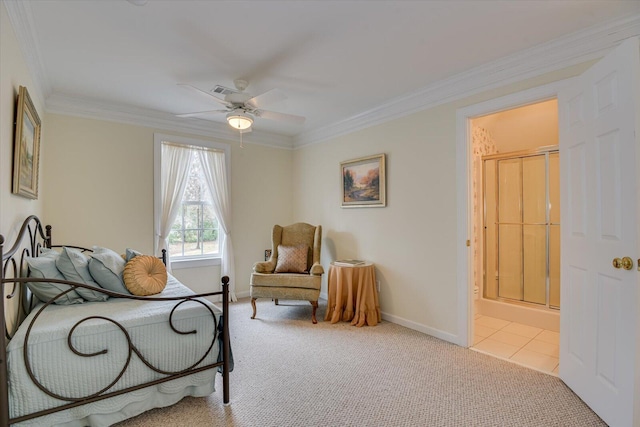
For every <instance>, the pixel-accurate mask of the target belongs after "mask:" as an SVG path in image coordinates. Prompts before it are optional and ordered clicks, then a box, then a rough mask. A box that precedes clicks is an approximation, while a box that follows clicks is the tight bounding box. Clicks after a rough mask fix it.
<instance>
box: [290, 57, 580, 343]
mask: <svg viewBox="0 0 640 427" xmlns="http://www.w3.org/2000/svg"><path fill="white" fill-rule="evenodd" d="M586 66H587V64H583V65H580V66H577V67H572V68H570V69H566V70H563V71H561V72H556V73H553V74H550V75H545V76H541V77H538V78H535V79H531V80H528V81H526V82H523V83H520V84H517V85H511V86H508V87H504V88H500V89H497V90H492V91H490V92H485V93H482V94H479V95H475V96H473V97H469V98H467V99H464V100H461V101H457V102H453V103H448V104H445V105H441V106H437V107H434V108H430V109H427V110H425V111H422V112H419V113H416V114H413V115H411V116H408V117H404V118H400V119H396V120H393V121H389V122H387V123H383V124H380V125H377V126H374V127H371V128H369V129H365V130H361V131H357V132H354V133H352V134H350V135H346V136H341V137H337V138H334V139H332V140H329V141H327V142H324V143H319V144H313V145H308V146H305V147H302V148H300V149H298V150H296V151H295V153H294V188H293V199H294V201H295V206H294V219H295V220H300V221H302V220H304V221H307V222H311V223H314V224H322V226H323V228H324V230H323V231H324V234H325V240H324V244H323V260H322V262H323V264H324V265H325V268H328V264H329V262H330V261H332V260H333V259H336V258H347V257H349V258H351V257H356V258H364V259H367V260H370V261H373V262H374V263H376V272H377V275H378V279H379V280H380V282H381V292H380V305H381V309H382V311H383V313H384V317H385V318H387V319H390V320H392V321H396V322H398V323H401V324H404V325H406V326H409V327H412V328H414V329H418V330H422V331H424V332H427V333H431V334H434V335H436V336H439V337H441V338H444V339H448V340H451V341H455V340H456V336H457V333H458V324H457V311H456V310H457V307H458V305H457V303H458V301H457V287H456V280H457V274H458V273H457V267H458V266H457V265H456V261H457V259H456V241H457V239H467V238H468V237H467V236H458V235H457V232H456V221H457V214H458V212H457V206H456V179H457V175H456V110H457V109H458V108H460V107H464V106H469V105H473V104H476V103H479V102H482V101H486V100H489V99H494V98H497V97H500V96H503V95H506V94H509V93H514V92H517V91H521V90H524V89H528V88H531V87H536V86H540V85H543V84H546V83H549V82H553V81H557V80H561V79H563V78H567V77H570V76H573V75H576V74H578V73H579V72H581V71H582V70H584V69H585V68H586ZM377 153H386V155H387V165H386V166H387V202H388V206H387V207H385V208H366V209H365V208H360V209H341V208H340V173H339V164H340V162H341V161H344V160H347V159H352V158H358V157H363V156H367V155H371V154H377ZM323 291H324V292H326V277H325V281H324V283H323Z"/></svg>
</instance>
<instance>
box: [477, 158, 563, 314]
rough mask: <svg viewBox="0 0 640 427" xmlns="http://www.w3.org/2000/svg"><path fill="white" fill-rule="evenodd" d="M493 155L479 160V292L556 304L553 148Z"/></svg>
mask: <svg viewBox="0 0 640 427" xmlns="http://www.w3.org/2000/svg"><path fill="white" fill-rule="evenodd" d="M492 157H494V158H491V159H486V160H485V161H484V166H485V173H484V180H485V187H484V188H485V244H486V246H485V261H486V264H485V265H486V267H485V293H484V295H485V297H487V298H501V299H502V298H505V299H510V300H517V301H523V302H529V303H534V304H540V305H546V306H547V307H553V308H559V306H560V205H559V200H560V197H559V181H558V180H559V162H558V153H557V152H539V153H535V154H533V153H532V154H528V155H521V156H512V157H508V155H502V156H501V157H499V158H498V157H497V156H495V155H494V156H492ZM493 236H495V238H494V237H493ZM493 254H495V255H493ZM493 278H495V280H494V281H492V279H493Z"/></svg>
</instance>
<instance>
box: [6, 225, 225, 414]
mask: <svg viewBox="0 0 640 427" xmlns="http://www.w3.org/2000/svg"><path fill="white" fill-rule="evenodd" d="M15 241H16V243H15V244H14V245H13V247H11V249H9V250H8V251H6V252H3V248H4V243H5V239H4V237H3V236H2V235H0V258H1V259H2V264H1V266H0V291H1V292H2V294H1V295H2V297H3V298H2V304H1V306H0V328H1V329H3V330H4V331H5V333H4V341H3V343H2V344H3V345H2V346H0V403H1V404H0V426H4V425H6V424H8V423H10V422H21V421H23V420H27V419H32V418H36V417H39V416H42V415H46V414H49V413H53V412H57V411H60V410H64V409H68V408H72V407H75V406H79V405H82V404H85V403H90V402H94V401H97V400H102V399H105V398H109V397H111V396H116V395H119V394H123V393H126V392H128V391H133V390H137V389H140V388H144V387H148V386H150V385H155V384H159V383H161V382H165V381H169V380H171V379H174V378H178V377H182V376H185V375H189V374H192V373H196V372H200V371H202V370H206V369H212V368H216V367H217V368H218V369H219V370H221V372H222V376H223V401H224V403H225V404H228V403H229V372H230V369H231V368H230V366H231V365H230V352H231V350H230V343H229V326H228V321H227V319H228V318H227V317H226V316H227V315H228V308H229V304H228V303H229V288H228V285H229V278H228V277H226V276H224V277H222V291H219V292H209V293H204V294H194V295H187V296H181V297H154V298H149V297H141V296H135V295H123V294H119V293H117V292H112V291H109V290H106V289H100V292H102V293H105V294H107V295H110V296H114V297H119V298H128V299H136V300H153V301H156V302H157V301H169V300H170V301H176V305H175V306H174V307H173V309H172V310H171V313H170V315H169V319H168V321H169V325H170V327H171V329H172V330H173V332H174V333H177V334H191V333H195V332H196V331H180V330H178V329H177V328H176V327H174V325H173V313H174V311H175V309H176V308H177V307H179V306H180V305H181V304H183V303H186V302H195V303H200V304H202V302H201V301H198V299H197V298H201V297H208V296H214V295H215V296H221V297H222V306H223V307H222V318H223V319H224V320H223V321H221V322H220V324H218V322H217V320H216V317H215V315H214V313H213V311H212V310H211V309H210V308H209V307H207V306H206V305H205V304H202V305H203V306H204V307H205V308H206V309H207V310H209V312H210V313H211V316H212V318H213V325H214V331H215V332H214V336H213V339H212V341H211V344H210V345H209V347H208V349H207V350H206V353H205V354H204V355H203V356H202V357H201V358H200V359H199V360H198V361H197V362H196V363H195V364H193V365H192V366H189V367H187V368H185V369H183V370H180V371H176V372H170V371H164V370H162V369H159V368H157V367H155V366H153V365H152V364H151V363H149V361H148V360H147V359H146V358H145V357H144V355H142V354H141V353H140V352H139V351H138V349H137V348H135V345H133V344H132V342H131V340H130V339H129V338H128V334H127V331H126V330H125V329H124V327H122V325H120V324H117V322H115V321H113V320H112V319H108V318H102V317H101V319H103V320H106V321H109V322H112V323H115V324H116V326H118V327H119V328H120V329H121V330H122V331H123V332H124V334H125V336H126V337H127V341H128V343H129V357H128V358H127V363H126V365H125V367H124V368H123V370H122V371H121V372H120V373H119V374H118V375H117V378H116V379H115V380H114V381H113V383H112V384H110V385H109V387H107V388H105V389H102V390H100V391H98V392H96V393H93V394H91V395H88V396H84V397H81V398H72V397H68V396H61V395H59V394H57V393H55V392H53V391H51V390H48V389H47V388H45V387H43V386H42V385H41V384H40V383H39V381H38V380H37V378H35V377H34V376H33V375H32V373H31V369H30V366H29V365H30V363H29V358H28V357H27V354H26V353H27V352H26V349H27V345H26V342H27V340H28V337H29V331H30V330H31V327H32V326H33V324H34V323H35V321H36V320H37V318H38V316H39V315H40V313H42V311H43V310H44V309H45V308H46V307H47V306H49V305H50V304H52V303H53V302H54V300H55V299H57V298H59V297H61V296H63V295H64V294H66V293H67V292H69V291H71V290H72V289H75V288H77V287H85V288H88V285H86V284H84V283H76V282H70V281H67V280H57V279H51V278H42V279H39V278H27V277H26V276H27V273H28V267H27V266H26V260H25V258H26V257H37V256H39V255H40V249H41V248H43V247H44V248H53V247H61V246H59V245H52V240H51V226H49V225H47V226H45V227H43V226H42V223H41V221H40V219H39V218H38V217H37V216H35V215H31V216H29V217H28V218H27V219H26V220H25V221H24V222H23V224H22V227H21V228H20V231H19V233H18V236H17V237H16V240H15ZM68 247H69V246H68ZM73 247H75V248H77V249H80V250H83V251H91V250H90V249H86V248H82V247H78V246H73ZM161 258H162V260H163V262H165V264H166V252H165V251H163V254H162V257H161ZM8 273H11V274H8ZM28 281H31V282H43V281H48V282H56V283H61V284H68V285H69V286H70V288H69V289H68V290H66V291H63V292H61V293H60V294H58V295H57V296H55V297H54V298H52V299H51V300H49V301H47V302H44V304H43V306H41V307H40V308H39V309H38V312H37V313H36V316H35V317H34V318H33V320H32V321H31V322H30V324H29V325H28V331H27V334H26V336H25V346H24V349H25V354H24V360H25V365H26V368H27V371H28V374H29V376H30V377H31V380H32V381H33V382H34V384H35V385H36V386H38V388H40V389H41V390H42V391H43V392H44V393H46V394H48V395H49V396H52V397H55V398H58V399H61V400H64V401H67V402H69V403H68V404H65V405H62V406H59V407H56V408H51V409H47V410H42V411H39V412H37V413H32V414H27V415H24V416H21V417H17V418H15V419H10V418H9V409H8V405H7V404H5V403H8V386H7V377H8V375H7V363H6V358H7V355H6V348H7V344H8V342H9V340H10V339H11V337H12V334H11V333H10V331H9V330H8V327H7V317H6V316H7V310H6V309H5V308H6V307H5V303H6V300H11V299H13V298H15V297H16V295H18V296H20V298H21V299H20V300H19V304H18V313H17V314H16V316H15V319H11V320H12V322H15V327H14V328H13V330H14V331H15V330H17V329H18V327H19V326H20V324H21V323H22V321H23V320H24V319H25V318H26V317H27V315H28V314H29V313H30V311H31V309H32V304H33V303H32V300H33V298H31V295H30V292H29V291H28V288H27V286H26V284H27V282H28ZM7 287H11V292H10V293H9V294H8V295H7V292H6V290H5V289H6V288H7ZM91 289H94V288H91ZM94 290H95V289H94ZM94 317H95V316H94ZM90 319H92V317H89V318H85V319H82V320H80V321H79V322H78V323H77V324H76V325H75V326H74V327H73V329H72V330H71V332H70V333H69V337H68V341H69V346H70V348H71V350H72V351H73V352H74V353H76V355H78V356H82V357H92V356H95V355H97V354H98V353H96V354H83V353H81V352H78V351H77V350H76V349H75V348H74V347H73V345H72V344H71V335H72V334H73V330H75V328H76V327H77V326H78V325H79V324H81V323H83V322H84V321H86V320H90ZM218 333H219V334H220V338H221V342H220V353H221V354H222V360H220V359H219V361H218V362H216V363H212V364H208V365H206V366H198V365H199V364H200V363H201V362H202V361H203V360H204V359H205V358H206V356H207V355H208V354H209V353H210V351H211V349H212V347H213V344H214V342H215V341H216V339H217V337H218ZM103 352H104V350H103ZM132 353H135V354H136V355H137V356H138V357H139V358H140V360H141V361H142V362H143V363H144V364H145V365H146V366H147V367H148V368H149V369H151V370H153V371H155V372H157V373H160V374H164V375H167V376H166V377H164V378H161V379H157V380H154V381H150V382H147V383H144V384H140V385H136V386H132V387H128V388H125V389H122V390H119V391H113V392H107V389H109V388H110V387H111V386H113V385H114V384H115V383H116V382H118V380H119V379H120V377H121V376H122V375H123V374H124V371H125V370H126V367H127V366H128V364H129V359H130V358H131V354H132Z"/></svg>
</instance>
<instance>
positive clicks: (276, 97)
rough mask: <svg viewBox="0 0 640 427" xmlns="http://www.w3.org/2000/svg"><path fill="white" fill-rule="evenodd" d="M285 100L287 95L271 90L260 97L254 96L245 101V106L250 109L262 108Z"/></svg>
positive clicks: (277, 90)
mask: <svg viewBox="0 0 640 427" xmlns="http://www.w3.org/2000/svg"><path fill="white" fill-rule="evenodd" d="M285 99H287V95H285V94H284V93H283V92H282V91H281V90H279V89H271V90H268V91H266V92H265V93H263V94H261V95H257V96H254V97H253V98H251V99H249V100H247V102H245V105H248V106H250V107H251V108H262V107H265V106H267V105H269V104H275V103H276V102H280V101H284V100H285Z"/></svg>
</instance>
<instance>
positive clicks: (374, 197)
mask: <svg viewBox="0 0 640 427" xmlns="http://www.w3.org/2000/svg"><path fill="white" fill-rule="evenodd" d="M340 176H341V178H342V192H341V193H342V205H341V206H342V207H343V208H365V207H367V208H372V207H384V206H386V204H387V196H386V183H385V181H386V180H385V155H384V154H376V155H374V156H368V157H361V158H359V159H353V160H346V161H344V162H341V163H340Z"/></svg>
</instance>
